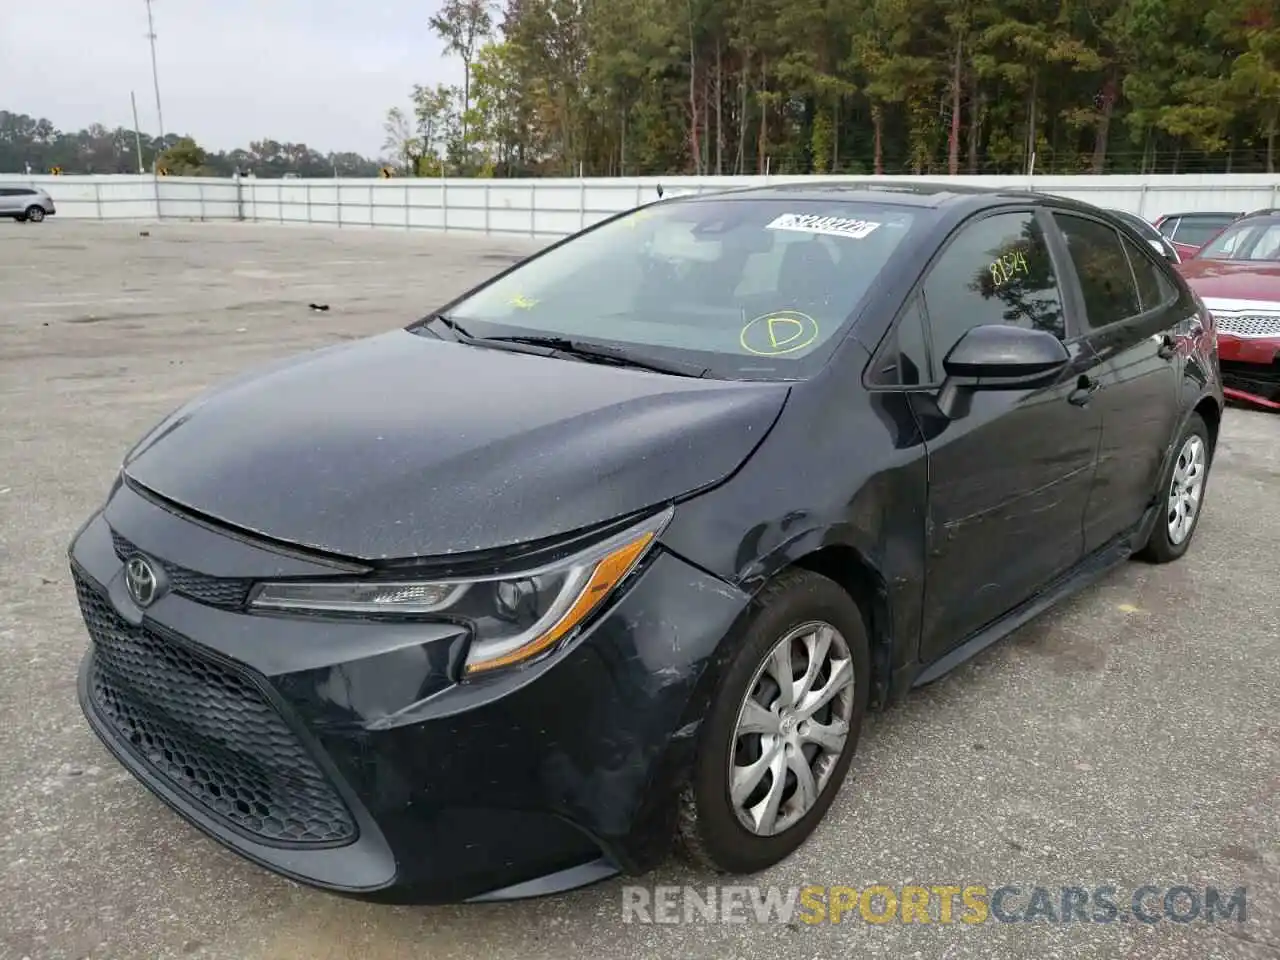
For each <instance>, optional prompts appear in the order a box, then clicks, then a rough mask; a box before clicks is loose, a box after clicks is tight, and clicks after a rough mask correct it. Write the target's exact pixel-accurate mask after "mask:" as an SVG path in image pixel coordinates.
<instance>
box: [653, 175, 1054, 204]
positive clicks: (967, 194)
mask: <svg viewBox="0 0 1280 960" xmlns="http://www.w3.org/2000/svg"><path fill="white" fill-rule="evenodd" d="M1046 197H1047V195H1046V194H1042V193H1035V192H1031V191H1022V190H1008V189H1001V188H996V187H975V186H969V185H966V184H953V183H940V182H936V181H932V182H931V181H911V182H905V181H894V180H887V181H886V180H875V179H867V180H827V181H824V180H817V181H805V182H791V183H771V184H765V185H762V186H758V187H738V188H729V189H727V190H717V191H714V192H711V193H700V194H695V195H689V194H685V195H683V196H676V197H672V198H671V199H672V200H673V201H690V200H695V201H696V200H699V199H716V200H730V199H740V200H756V199H788V200H827V201H830V200H842V201H847V202H850V203H854V202H859V201H861V202H864V203H876V202H879V203H892V204H898V205H901V206H910V207H930V208H939V207H946V206H951V205H955V204H962V203H972V202H973V201H974V200H981V199H983V198H986V199H988V200H990V201H992V202H1003V201H1023V202H1025V201H1027V200H1037V201H1044V200H1045V199H1046ZM1053 199H1054V200H1060V199H1061V198H1059V197H1054V198H1053Z"/></svg>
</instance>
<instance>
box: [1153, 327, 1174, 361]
mask: <svg viewBox="0 0 1280 960" xmlns="http://www.w3.org/2000/svg"><path fill="white" fill-rule="evenodd" d="M1177 352H1178V341H1177V340H1175V339H1174V338H1173V334H1171V333H1166V334H1165V335H1164V336H1163V337H1161V338H1160V348H1159V349H1158V350H1156V356H1158V357H1159V358H1160V359H1161V360H1170V359H1172V358H1173V355H1174V354H1175V353H1177Z"/></svg>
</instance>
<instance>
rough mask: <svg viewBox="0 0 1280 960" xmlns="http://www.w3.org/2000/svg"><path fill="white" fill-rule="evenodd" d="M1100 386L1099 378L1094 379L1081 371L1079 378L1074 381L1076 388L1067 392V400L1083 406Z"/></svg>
mask: <svg viewBox="0 0 1280 960" xmlns="http://www.w3.org/2000/svg"><path fill="white" fill-rule="evenodd" d="M1101 387H1102V381H1101V380H1095V379H1093V378H1092V377H1090V376H1089V375H1088V374H1083V373H1082V374H1080V379H1079V380H1077V381H1076V388H1075V389H1074V390H1072V391H1071V392H1070V393H1069V394H1067V402H1068V403H1070V404H1073V405H1074V406H1077V407H1083V406H1084V405H1085V404H1087V403H1088V402H1089V400H1090V399H1091V398H1092V397H1093V395H1094V394H1095V393H1097V392H1098V390H1099V389H1100V388H1101Z"/></svg>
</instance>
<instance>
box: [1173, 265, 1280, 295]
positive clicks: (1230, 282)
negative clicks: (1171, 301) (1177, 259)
mask: <svg viewBox="0 0 1280 960" xmlns="http://www.w3.org/2000/svg"><path fill="white" fill-rule="evenodd" d="M1178 270H1179V272H1181V274H1182V275H1183V276H1184V277H1185V278H1186V280H1187V283H1188V284H1189V285H1190V287H1191V289H1192V290H1194V291H1195V292H1196V293H1198V294H1199V295H1200V296H1201V297H1215V298H1220V299H1230V300H1269V301H1274V302H1280V263H1278V262H1273V261H1248V260H1199V259H1192V260H1184V261H1182V263H1180V264H1179V265H1178Z"/></svg>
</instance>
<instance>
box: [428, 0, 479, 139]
mask: <svg viewBox="0 0 1280 960" xmlns="http://www.w3.org/2000/svg"><path fill="white" fill-rule="evenodd" d="M429 22H430V24H431V29H432V30H434V31H435V32H436V35H437V36H439V37H440V39H441V40H443V41H444V44H445V47H444V49H445V53H456V54H457V55H458V56H459V57H460V58H461V60H462V142H463V146H464V149H465V145H466V142H467V121H466V114H467V111H468V110H470V109H471V64H472V63H473V62H474V60H475V57H476V48H477V47H479V45H480V42H481V40H483V39H485V38H486V37H488V36H489V35H490V34H491V33H492V32H493V6H492V2H491V0H445V2H444V5H443V6H442V7H441V8H440V12H439V13H437V14H433V15H432V17H431V19H430V21H429Z"/></svg>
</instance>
